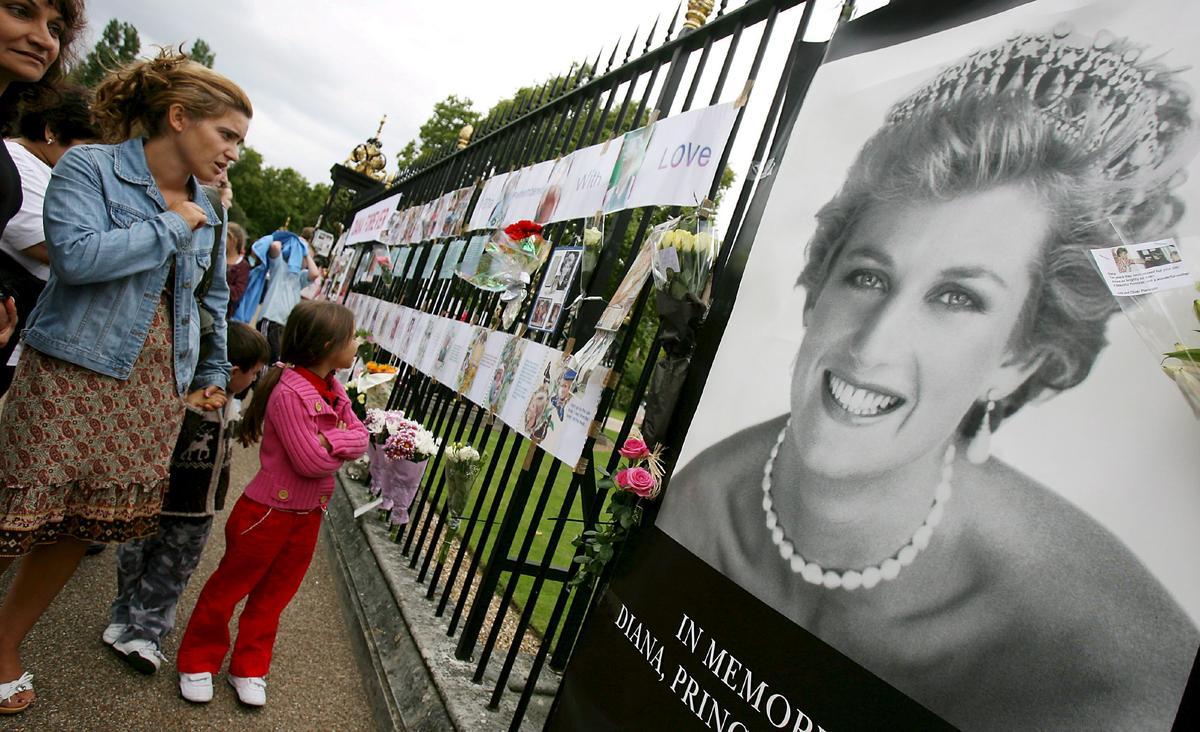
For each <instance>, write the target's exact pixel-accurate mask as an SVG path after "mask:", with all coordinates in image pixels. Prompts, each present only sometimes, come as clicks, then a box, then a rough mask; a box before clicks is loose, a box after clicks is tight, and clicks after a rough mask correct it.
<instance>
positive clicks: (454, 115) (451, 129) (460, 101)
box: [396, 94, 479, 170]
mask: <svg viewBox="0 0 1200 732" xmlns="http://www.w3.org/2000/svg"><path fill="white" fill-rule="evenodd" d="M478 123H479V113H478V112H476V111H475V107H474V103H473V102H472V101H471V100H470V99H468V98H466V97H458V96H456V95H454V94H451V95H450V96H448V97H446V98H445V99H443V100H442V101H440V102H438V103H437V104H434V105H433V113H432V114H430V115H429V119H427V120H425V123H424V124H422V125H421V128H420V130H418V131H417V139H415V140H409V141H408V143H407V144H405V146H404V147H402V148H401V149H400V152H399V153H397V155H396V164H397V165H398V166H399V168H400V169H401V170H403V169H405V168H407V167H409V166H411V165H412V164H413V163H415V162H416V161H417V160H418V159H420V158H421V157H422V156H423V155H427V154H430V153H433V152H436V151H437V150H441V149H442V148H444V147H445V146H446V145H448V144H450V143H453V142H455V141H457V140H458V133H459V131H460V130H462V128H463V127H465V126H466V125H475V124H478Z"/></svg>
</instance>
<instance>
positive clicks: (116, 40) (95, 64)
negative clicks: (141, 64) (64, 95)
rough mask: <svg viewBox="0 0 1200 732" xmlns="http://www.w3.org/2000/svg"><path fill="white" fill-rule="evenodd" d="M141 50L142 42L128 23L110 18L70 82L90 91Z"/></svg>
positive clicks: (135, 56)
mask: <svg viewBox="0 0 1200 732" xmlns="http://www.w3.org/2000/svg"><path fill="white" fill-rule="evenodd" d="M141 50H142V40H141V38H140V37H139V36H138V31H137V28H134V27H133V24H132V23H122V22H121V21H119V20H117V19H116V18H113V19H112V20H110V21H108V25H106V26H104V30H103V31H102V32H101V33H100V38H99V39H97V40H96V45H95V46H94V47H93V48H92V50H91V51H89V52H88V54H87V56H85V57H84V59H83V62H82V63H80V64H79V65H78V66H77V67H76V68H75V70H74V72H73V73H72V77H73V78H74V80H75V81H76V82H77V83H79V84H82V85H83V86H86V87H88V88H92V87H94V86H96V85H97V84H99V83H100V80H101V79H103V78H104V77H105V76H107V75H108V72H109V71H112V70H113V69H115V68H117V67H119V66H123V65H124V64H127V63H129V62H130V61H133V60H134V59H136V58H137V56H138V53H140V52H141Z"/></svg>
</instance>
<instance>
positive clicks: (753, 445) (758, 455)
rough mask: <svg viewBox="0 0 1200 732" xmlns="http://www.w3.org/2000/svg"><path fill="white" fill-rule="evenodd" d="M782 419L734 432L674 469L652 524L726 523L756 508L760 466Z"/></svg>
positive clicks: (768, 451)
mask: <svg viewBox="0 0 1200 732" xmlns="http://www.w3.org/2000/svg"><path fill="white" fill-rule="evenodd" d="M786 419H787V418H786V416H781V417H777V418H775V419H772V420H769V421H766V422H762V423H760V424H757V425H754V426H751V427H747V428H746V429H743V430H739V431H738V432H735V433H733V434H732V435H729V436H728V437H725V438H724V439H722V440H720V441H718V442H716V443H714V444H713V445H711V446H710V447H707V448H705V449H704V450H702V451H701V452H700V453H699V454H698V455H696V457H694V458H692V459H691V460H690V461H688V463H687V464H686V465H684V466H683V467H681V468H677V469H676V470H675V472H674V474H673V475H672V477H671V481H670V483H669V484H668V486H667V490H666V493H665V495H664V505H663V510H662V512H661V513H660V514H659V518H658V523H659V524H660V525H663V526H672V525H681V524H693V525H694V524H697V523H703V524H707V523H711V522H714V521H719V522H721V523H728V522H729V520H730V517H731V515H736V514H737V513H738V512H739V511H740V509H741V506H742V504H744V505H746V506H749V505H750V504H756V503H757V502H758V501H759V500H760V496H761V493H760V491H759V483H760V482H761V479H762V468H763V464H764V463H765V461H766V459H767V455H768V454H769V453H770V451H771V446H772V445H773V444H774V440H775V437H776V436H777V435H778V434H779V430H780V429H781V428H782V427H783V424H784V422H785V421H786Z"/></svg>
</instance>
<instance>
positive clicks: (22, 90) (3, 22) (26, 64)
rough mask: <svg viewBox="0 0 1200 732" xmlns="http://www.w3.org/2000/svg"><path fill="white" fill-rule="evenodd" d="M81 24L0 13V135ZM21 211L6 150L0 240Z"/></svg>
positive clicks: (5, 331) (56, 76)
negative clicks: (9, 223) (0, 235)
mask: <svg viewBox="0 0 1200 732" xmlns="http://www.w3.org/2000/svg"><path fill="white" fill-rule="evenodd" d="M83 22H84V18H83V2H82V0H14V2H10V3H6V4H5V6H4V8H3V9H0V132H2V131H6V130H7V129H8V127H9V125H11V124H12V122H13V120H14V119H15V118H16V116H17V108H18V106H19V105H20V104H21V103H22V102H26V103H33V102H37V101H39V100H41V99H42V98H43V97H45V96H46V95H47V94H48V93H49V92H50V91H51V90H52V89H54V87H55V85H56V84H58V82H59V81H60V80H61V79H62V77H63V68H64V66H65V64H66V63H67V62H69V61H71V60H72V59H73V55H72V53H71V44H72V42H73V41H74V40H75V38H76V37H77V36H78V35H79V31H80V29H81V28H82V26H83ZM20 210H21V176H20V174H19V173H18V172H17V168H16V166H15V165H14V164H13V161H12V158H11V157H9V154H8V150H7V149H6V148H0V234H3V233H4V228H5V226H6V225H7V224H8V220H9V219H11V218H12V217H13V216H14V215H15V214H16V213H17V212H18V211H20ZM0 297H2V298H3V302H2V303H0V346H3V345H6V344H7V343H8V342H9V340H10V339H11V337H12V334H13V332H14V331H15V329H16V326H17V324H16V321H15V319H14V316H16V315H17V312H16V303H15V301H14V300H13V299H12V298H11V297H10V293H7V292H6V293H3V294H0ZM0 675H2V674H0ZM2 691H3V689H2V688H0V692H2ZM0 701H2V698H0ZM0 709H3V707H0Z"/></svg>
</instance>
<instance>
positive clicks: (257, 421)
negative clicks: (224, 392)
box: [238, 300, 354, 446]
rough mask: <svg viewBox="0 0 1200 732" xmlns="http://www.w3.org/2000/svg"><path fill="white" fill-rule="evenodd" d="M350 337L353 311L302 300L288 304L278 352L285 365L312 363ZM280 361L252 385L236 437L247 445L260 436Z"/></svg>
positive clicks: (315, 362)
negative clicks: (248, 403)
mask: <svg viewBox="0 0 1200 732" xmlns="http://www.w3.org/2000/svg"><path fill="white" fill-rule="evenodd" d="M353 337H354V313H353V312H351V311H350V308H348V307H346V306H344V305H341V304H339V303H336V302H330V301H328V300H306V301H304V302H302V303H300V304H299V305H297V306H296V307H294V308H292V313H291V315H289V316H288V319H287V325H285V326H284V328H283V338H282V339H281V343H280V348H279V350H280V354H281V356H282V358H283V360H284V361H286V362H287V366H290V365H296V366H306V367H312V366H316V365H317V364H319V363H321V361H324V360H325V358H326V357H327V356H328V355H329V354H330V353H332V352H333V351H334V350H335V349H337V348H339V347H341V346H343V345H345V343H346V341H348V340H350V339H351V338H353ZM287 366H285V365H284V364H275V365H274V366H272V367H271V369H270V370H269V371H267V373H266V375H264V376H263V377H262V378H261V379H259V381H258V384H256V385H255V387H254V396H253V397H251V399H250V406H249V407H247V408H246V411H245V412H244V413H243V416H242V429H241V431H240V432H239V433H238V440H239V441H240V442H241V443H242V444H243V445H247V446H249V445H251V444H253V443H255V442H258V441H259V440H261V439H262V434H263V423H264V422H265V421H266V418H267V403H268V402H269V401H270V399H271V392H273V391H274V390H275V387H276V386H277V385H278V384H279V379H280V378H281V377H282V376H283V371H284V368H286V367H287Z"/></svg>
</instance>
